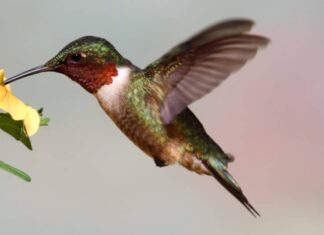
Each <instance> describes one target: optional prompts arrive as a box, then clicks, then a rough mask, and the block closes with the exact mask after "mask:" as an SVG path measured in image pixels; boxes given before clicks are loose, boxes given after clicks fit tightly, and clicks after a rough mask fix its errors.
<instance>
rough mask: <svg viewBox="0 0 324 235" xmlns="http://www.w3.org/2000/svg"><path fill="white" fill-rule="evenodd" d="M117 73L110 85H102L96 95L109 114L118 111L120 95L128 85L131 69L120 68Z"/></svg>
mask: <svg viewBox="0 0 324 235" xmlns="http://www.w3.org/2000/svg"><path fill="white" fill-rule="evenodd" d="M117 71H118V75H117V76H115V77H113V78H112V79H113V81H112V83H111V84H106V85H103V86H102V87H101V88H99V90H98V91H97V94H96V97H97V99H98V100H99V102H100V103H101V105H102V106H103V108H104V109H107V110H109V111H111V112H116V111H117V112H118V111H119V108H120V100H121V95H122V94H123V91H124V90H125V88H126V87H127V85H128V83H129V74H130V72H131V69H130V68H128V67H120V68H117Z"/></svg>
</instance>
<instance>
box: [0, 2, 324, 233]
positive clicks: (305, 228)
mask: <svg viewBox="0 0 324 235" xmlns="http://www.w3.org/2000/svg"><path fill="white" fill-rule="evenodd" d="M323 11H324V2H323V1H322V0H317V1H316V0H285V1H260V0H254V1H248V0H245V1H231V0H226V1H225V0H218V1H215V0H210V1H207V0H206V1H198V0H197V1H184V0H183V1H108V0H106V1H103V0H102V1H99V0H98V1H96V0H92V1H63V0H56V1H41V0H34V1H23V0H22V1H13V0H1V3H0V30H1V34H0V35H1V38H0V67H2V68H5V70H6V74H7V76H12V75H14V74H16V73H18V72H22V71H24V70H26V69H29V68H31V67H34V66H37V65H40V64H42V63H44V62H46V61H47V60H48V59H49V58H51V57H52V56H54V55H55V54H56V53H57V52H58V51H59V50H60V49H61V48H62V47H63V46H64V45H65V44H67V43H68V42H70V41H71V40H74V39H76V38H78V37H80V36H84V35H97V36H100V37H104V38H107V39H108V40H109V41H110V42H111V43H113V44H114V45H115V46H116V48H117V49H118V50H119V51H120V52H121V53H122V54H123V55H124V56H125V57H127V58H129V59H130V60H131V61H133V62H134V63H135V64H137V65H138V66H140V67H144V66H145V65H146V64H148V63H149V62H151V61H152V60H154V59H156V58H158V57H159V56H160V55H162V54H163V53H164V52H165V51H167V50H168V49H169V48H170V47H172V46H174V45H175V44H177V43H179V42H181V41H182V40H184V39H186V38H187V37H189V36H190V35H192V34H193V33H195V32H197V31H199V30H201V29H203V28H204V27H206V26H208V25H210V24H212V23H214V22H216V21H219V20H222V19H227V18H231V17H247V18H251V19H253V20H255V21H256V22H257V25H256V27H255V29H254V32H255V33H258V34H262V35H266V36H268V37H269V38H271V40H272V43H271V44H270V45H269V47H268V48H267V49H265V50H262V51H261V52H260V53H259V54H258V55H257V56H256V58H255V59H254V60H253V61H252V62H251V63H248V64H247V65H246V66H245V67H244V68H243V69H242V70H241V71H240V72H238V73H236V74H235V75H233V76H232V77H231V78H230V79H228V80H227V81H226V82H225V83H223V85H222V86H221V87H219V88H218V89H217V90H215V91H214V92H213V93H212V94H210V95H208V96H207V97H205V98H204V99H202V100H200V101H198V102H196V103H195V104H194V105H192V109H193V110H194V112H195V113H196V114H197V116H198V117H199V118H200V119H201V120H202V121H203V123H204V125H205V127H206V129H207V130H208V132H209V133H210V135H211V136H212V137H213V138H214V139H215V140H216V141H217V142H218V143H219V144H220V145H221V146H222V147H223V148H224V149H225V150H226V151H228V152H231V153H232V154H234V155H235V156H236V160H235V162H234V163H232V164H231V165H230V171H231V172H232V173H233V175H234V176H235V177H236V178H237V179H238V181H239V182H240V184H241V186H242V188H243V189H244V192H245V194H246V195H247V196H248V198H249V200H250V201H251V202H252V204H253V205H254V206H255V207H256V208H257V209H258V210H259V211H260V213H261V214H262V217H261V218H260V219H255V218H253V217H252V216H251V215H250V214H249V213H248V212H247V211H246V210H245V209H244V208H243V207H242V206H241V205H240V204H239V203H238V202H237V201H236V200H235V199H234V198H233V197H232V196H231V195H230V194H229V193H227V192H226V191H225V190H224V189H223V188H222V187H221V186H220V184H219V183H218V182H216V181H215V180H214V179H212V178H210V177H206V176H198V175H196V174H193V173H191V172H188V171H186V170H184V169H183V168H181V167H179V166H171V167H167V168H163V169H159V168H157V167H155V165H154V163H153V161H152V160H151V159H150V158H148V157H146V156H145V155H144V154H143V153H142V152H141V151H140V150H139V149H137V148H136V147H135V146H134V145H133V144H131V143H130V142H129V140H128V139H127V138H126V137H125V136H124V135H123V134H122V133H121V132H120V131H119V130H118V129H117V128H116V127H115V125H114V124H113V123H112V121H110V119H108V117H106V115H105V114H104V112H103V111H102V110H101V109H100V107H99V106H98V104H97V102H96V100H95V99H94V98H93V97H92V96H91V95H89V94H87V93H86V92H85V91H84V90H83V89H82V88H80V87H79V86H78V85H77V84H75V83H73V82H71V81H70V80H69V79H67V78H65V77H64V76H62V75H59V74H55V73H48V74H41V75H37V76H35V77H33V78H29V79H26V80H21V81H20V82H17V83H15V84H14V85H13V86H12V87H13V89H14V92H15V94H16V95H17V96H19V97H20V98H22V99H23V100H24V101H26V102H28V103H29V104H32V105H33V106H34V107H45V111H44V113H45V115H46V116H49V117H50V118H51V123H50V126H49V127H47V128H42V129H41V130H40V132H39V133H38V134H37V135H36V136H35V137H33V138H32V142H33V146H34V151H32V152H31V151H29V150H27V149H26V148H25V147H24V146H23V145H22V144H20V143H17V142H16V141H15V140H13V139H12V138H11V137H10V136H8V135H6V134H4V133H2V132H0V159H1V160H4V161H6V162H8V163H10V164H13V165H15V166H17V167H19V168H21V169H23V170H25V171H27V172H28V173H29V174H30V175H31V176H32V182H31V183H25V182H23V181H21V180H19V179H17V178H16V177H14V176H12V175H9V174H7V173H5V172H3V171H0V186H1V194H0V234H5V235H12V234H15V235H16V234H33V235H43V234H46V235H54V234H55V235H56V234H79V235H83V234H84V235H86V234H115V235H118V234H143V235H144V234H150V235H152V234H186V235H191V234H205V235H207V234H222V235H223V234H224V235H225V234H257V235H260V234H262V235H265V234H269V235H270V234H271V235H272V234H285V235H288V234H292V235H298V234H312V235H313V234H318V235H320V234H324V225H323V220H324V171H323V164H324V145H323V140H324V108H323V107H324V72H323V61H324V47H323V45H324V26H323V20H324V17H323Z"/></svg>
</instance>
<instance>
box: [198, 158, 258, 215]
mask: <svg viewBox="0 0 324 235" xmlns="http://www.w3.org/2000/svg"><path fill="white" fill-rule="evenodd" d="M202 162H203V164H204V165H205V167H206V168H207V169H208V170H209V171H210V172H211V173H212V175H213V176H214V177H215V178H216V179H217V180H218V181H219V182H220V183H221V184H222V185H223V186H224V187H225V188H226V189H227V190H228V191H229V192H230V193H231V194H232V195H233V196H234V197H235V198H236V199H237V200H239V201H240V202H241V203H242V205H243V206H244V207H245V208H246V209H247V210H248V211H249V212H250V213H251V214H252V215H253V216H254V217H257V216H260V214H259V212H258V211H257V210H256V209H254V207H253V206H252V205H251V204H250V203H249V201H248V199H247V198H246V196H245V195H244V194H243V192H242V189H241V188H240V186H239V185H238V183H237V182H236V181H235V179H234V178H233V177H232V176H231V175H230V173H229V172H228V171H227V167H226V165H224V163H223V162H221V161H219V160H218V159H217V158H215V157H209V158H208V159H206V160H203V161H202Z"/></svg>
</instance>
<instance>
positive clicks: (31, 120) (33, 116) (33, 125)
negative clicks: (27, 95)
mask: <svg viewBox="0 0 324 235" xmlns="http://www.w3.org/2000/svg"><path fill="white" fill-rule="evenodd" d="M39 123H40V117H39V114H38V112H37V111H36V110H35V109H33V108H32V107H30V106H27V115H26V118H25V119H24V126H25V128H26V132H27V135H28V136H32V135H34V134H35V133H36V132H37V131H38V129H39Z"/></svg>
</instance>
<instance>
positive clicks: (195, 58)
mask: <svg viewBox="0 0 324 235" xmlns="http://www.w3.org/2000/svg"><path fill="white" fill-rule="evenodd" d="M252 26H253V22H252V21H249V20H239V19H238V20H230V21H225V22H221V23H219V24H216V25H213V26H211V27H209V28H207V29H206V30H204V31H202V32H200V33H199V34H197V35H196V36H194V37H192V38H191V39H189V40H187V41H185V42H183V43H181V44H180V45H178V46H176V47H175V48H173V49H171V50H170V51H169V52H168V53H167V54H165V55H164V56H162V57H161V58H160V59H158V60H157V61H155V62H153V63H152V64H150V65H149V66H147V67H146V68H145V72H146V73H148V75H153V76H154V74H158V75H159V76H154V78H155V79H156V80H158V81H156V82H158V83H162V84H163V85H164V86H163V87H165V89H166V96H165V98H164V100H163V102H162V103H161V107H160V115H161V118H162V120H163V121H164V123H165V124H168V123H170V122H171V121H172V119H173V118H174V117H175V116H176V115H177V114H179V113H180V112H181V111H183V110H184V109H185V108H186V107H187V106H188V105H189V104H191V103H192V102H194V101H195V100H197V99H199V98H201V97H203V96H204V95H206V94H207V93H209V92H210V91H211V90H213V89H214V88H215V87H217V86H218V85H219V84H220V83H221V82H222V81H223V80H225V79H226V78H227V77H228V76H229V75H230V74H231V73H233V72H235V71H237V70H238V69H240V68H241V67H242V66H243V65H244V64H245V63H246V61H247V60H249V59H251V58H252V57H253V56H254V55H255V54H256V52H257V50H258V49H259V48H260V47H263V46H265V45H267V43H268V39H267V38H265V37H261V36H257V35H252V34H248V33H247V32H248V31H249V30H250V29H251V28H252Z"/></svg>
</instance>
